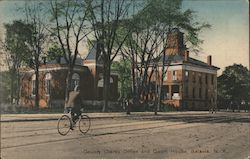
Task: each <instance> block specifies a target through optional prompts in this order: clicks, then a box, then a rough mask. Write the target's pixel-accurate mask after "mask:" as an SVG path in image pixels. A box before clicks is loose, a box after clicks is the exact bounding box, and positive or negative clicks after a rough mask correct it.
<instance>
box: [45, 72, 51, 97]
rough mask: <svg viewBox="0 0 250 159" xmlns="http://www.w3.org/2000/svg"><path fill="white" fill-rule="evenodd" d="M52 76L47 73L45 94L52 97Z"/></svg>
mask: <svg viewBox="0 0 250 159" xmlns="http://www.w3.org/2000/svg"><path fill="white" fill-rule="evenodd" d="M51 78H52V76H51V74H50V73H47V74H46V75H45V94H46V95H50V87H51Z"/></svg>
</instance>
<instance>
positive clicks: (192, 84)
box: [149, 29, 219, 110]
mask: <svg viewBox="0 0 250 159" xmlns="http://www.w3.org/2000/svg"><path fill="white" fill-rule="evenodd" d="M163 57H164V56H162V57H161V59H160V60H159V63H158V68H159V69H158V72H159V74H160V75H162V73H161V70H162V66H163ZM153 67H154V64H153V63H152V65H151V68H150V69H149V72H150V71H152V70H153V69H154V68H153ZM164 69H165V71H164V72H166V74H165V75H164V78H163V86H162V97H161V99H162V102H163V103H164V104H168V105H172V106H174V107H176V108H178V109H180V110H208V108H209V106H211V104H214V105H216V101H217V70H218V69H219V68H218V67H216V66H213V65H212V57H211V56H208V57H207V62H206V63H205V62H202V61H199V60H197V59H194V58H191V57H190V56H189V51H188V50H187V48H186V46H185V45H184V42H183V33H181V32H180V31H179V30H178V29H173V30H172V31H171V32H170V33H169V34H168V39H167V48H166V50H165V62H164ZM155 77H156V76H154V75H153V76H152V79H151V83H153V84H155V83H157V79H156V78H155Z"/></svg>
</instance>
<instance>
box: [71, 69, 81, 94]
mask: <svg viewBox="0 0 250 159" xmlns="http://www.w3.org/2000/svg"><path fill="white" fill-rule="evenodd" d="M79 83H80V76H79V74H77V73H74V74H73V75H72V81H71V89H72V90H74V88H75V87H76V86H79Z"/></svg>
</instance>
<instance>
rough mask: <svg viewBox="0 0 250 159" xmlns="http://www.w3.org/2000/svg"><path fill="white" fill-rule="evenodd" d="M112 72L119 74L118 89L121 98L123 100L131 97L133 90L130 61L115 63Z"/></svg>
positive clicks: (123, 60)
mask: <svg viewBox="0 0 250 159" xmlns="http://www.w3.org/2000/svg"><path fill="white" fill-rule="evenodd" d="M112 70H113V71H114V72H117V73H118V74H119V77H118V78H119V80H118V82H119V83H118V87H119V88H118V89H119V92H120V97H122V98H127V97H130V95H131V89H132V82H131V81H132V78H131V63H130V61H129V60H126V59H122V60H120V61H114V62H113V64H112Z"/></svg>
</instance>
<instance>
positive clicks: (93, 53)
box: [85, 44, 97, 60]
mask: <svg viewBox="0 0 250 159" xmlns="http://www.w3.org/2000/svg"><path fill="white" fill-rule="evenodd" d="M96 52H97V44H94V46H93V47H92V48H91V49H90V51H89V53H88V55H87V57H86V58H85V60H95V59H96Z"/></svg>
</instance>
